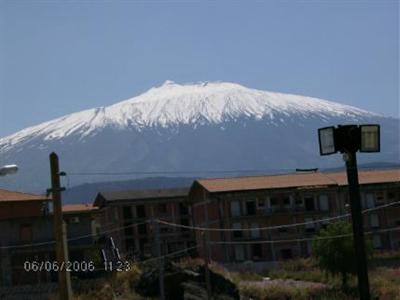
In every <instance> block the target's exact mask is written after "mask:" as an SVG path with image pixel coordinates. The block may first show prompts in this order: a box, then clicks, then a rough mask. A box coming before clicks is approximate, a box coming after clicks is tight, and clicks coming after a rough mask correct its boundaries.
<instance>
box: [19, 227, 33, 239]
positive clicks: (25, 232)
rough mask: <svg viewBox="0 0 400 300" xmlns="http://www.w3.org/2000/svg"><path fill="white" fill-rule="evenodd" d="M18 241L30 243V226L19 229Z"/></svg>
mask: <svg viewBox="0 0 400 300" xmlns="http://www.w3.org/2000/svg"><path fill="white" fill-rule="evenodd" d="M19 239H20V240H21V241H22V242H31V241H32V225H31V224H24V225H21V226H20V228H19Z"/></svg>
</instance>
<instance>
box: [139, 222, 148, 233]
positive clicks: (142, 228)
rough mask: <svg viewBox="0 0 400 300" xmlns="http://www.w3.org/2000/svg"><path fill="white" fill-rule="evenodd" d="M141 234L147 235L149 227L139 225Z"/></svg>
mask: <svg viewBox="0 0 400 300" xmlns="http://www.w3.org/2000/svg"><path fill="white" fill-rule="evenodd" d="M138 231H139V234H146V233H147V225H146V224H139V225H138Z"/></svg>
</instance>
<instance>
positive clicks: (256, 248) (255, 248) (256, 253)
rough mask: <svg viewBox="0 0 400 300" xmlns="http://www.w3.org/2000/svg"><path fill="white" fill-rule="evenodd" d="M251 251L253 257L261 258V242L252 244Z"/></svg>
mask: <svg viewBox="0 0 400 300" xmlns="http://www.w3.org/2000/svg"><path fill="white" fill-rule="evenodd" d="M251 246H252V247H251V252H252V254H253V258H255V259H259V258H261V257H262V256H263V255H262V245H261V244H253V245H251Z"/></svg>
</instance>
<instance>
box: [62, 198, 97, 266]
mask: <svg viewBox="0 0 400 300" xmlns="http://www.w3.org/2000/svg"><path fill="white" fill-rule="evenodd" d="M62 212H63V219H64V221H65V223H66V225H67V239H68V240H69V241H68V252H69V253H68V256H69V260H70V261H79V262H89V261H97V260H98V259H99V258H100V249H101V247H102V246H103V245H102V243H101V241H100V240H99V236H100V235H99V234H100V223H99V220H100V212H99V209H98V207H94V206H93V205H92V204H66V205H63V207H62Z"/></svg>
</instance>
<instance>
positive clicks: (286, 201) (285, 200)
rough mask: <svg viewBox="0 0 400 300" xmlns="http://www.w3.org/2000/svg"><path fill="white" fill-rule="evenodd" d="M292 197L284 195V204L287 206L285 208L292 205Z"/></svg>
mask: <svg viewBox="0 0 400 300" xmlns="http://www.w3.org/2000/svg"><path fill="white" fill-rule="evenodd" d="M291 200H292V199H290V197H288V196H287V197H284V198H283V205H284V206H285V208H290V207H291V206H292V201H291Z"/></svg>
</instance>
